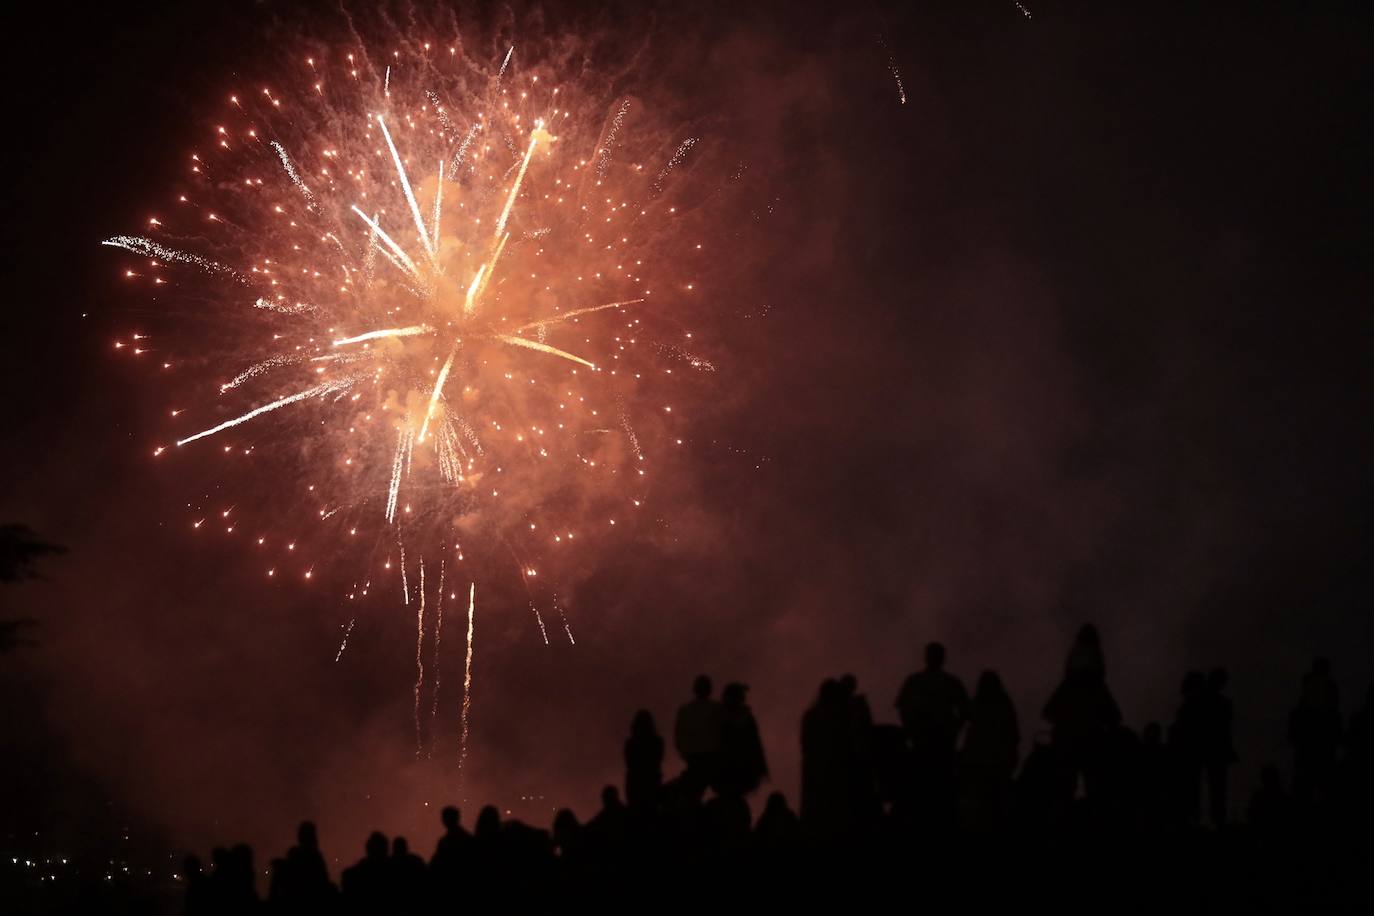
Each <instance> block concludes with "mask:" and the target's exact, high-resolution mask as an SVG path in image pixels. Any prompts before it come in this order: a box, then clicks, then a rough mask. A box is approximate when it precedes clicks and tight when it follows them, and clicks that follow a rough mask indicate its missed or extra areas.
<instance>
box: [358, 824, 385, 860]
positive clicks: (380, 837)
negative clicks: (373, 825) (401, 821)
mask: <svg viewBox="0 0 1374 916" xmlns="http://www.w3.org/2000/svg"><path fill="white" fill-rule="evenodd" d="M363 850H364V851H365V852H366V853H367V857H368V858H369V859H385V858H386V834H384V833H382V832H381V831H380V830H374V831H372V835H371V836H369V837H368V838H367V844H366V845H365V846H364V847H363Z"/></svg>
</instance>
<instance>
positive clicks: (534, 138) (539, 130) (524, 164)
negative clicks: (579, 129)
mask: <svg viewBox="0 0 1374 916" xmlns="http://www.w3.org/2000/svg"><path fill="white" fill-rule="evenodd" d="M541 137H542V138H544V139H546V140H548V141H550V142H552V141H553V139H554V138H553V135H552V134H550V133H549V132H548V131H546V130H544V128H543V127H542V126H540V127H535V129H534V130H532V131H530V145H529V148H528V149H526V150H525V158H524V159H523V160H521V162H520V171H519V172H517V173H516V175H515V184H513V185H511V186H510V195H509V196H507V197H506V206H505V209H503V210H502V211H501V218H500V219H498V220H497V221H496V232H495V234H493V236H492V238H498V239H499V238H500V237H501V233H503V232H505V231H506V220H508V219H510V211H511V208H512V207H514V206H515V196H516V195H517V194H519V193H520V184H521V183H522V182H523V181H524V180H525V170H526V169H528V168H529V167H530V159H531V157H533V156H534V148H535V146H536V145H537V144H538V143H539V140H540V138H541Z"/></svg>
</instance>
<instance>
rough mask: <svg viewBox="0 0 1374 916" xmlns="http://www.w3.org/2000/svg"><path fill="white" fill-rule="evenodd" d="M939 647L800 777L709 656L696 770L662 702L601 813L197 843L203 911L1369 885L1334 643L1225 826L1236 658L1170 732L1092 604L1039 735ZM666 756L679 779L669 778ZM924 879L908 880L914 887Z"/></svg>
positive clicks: (1365, 754) (1373, 798)
mask: <svg viewBox="0 0 1374 916" xmlns="http://www.w3.org/2000/svg"><path fill="white" fill-rule="evenodd" d="M946 662H947V659H946V652H945V649H944V647H943V646H942V645H940V644H939V643H931V644H929V645H928V646H926V648H925V653H924V665H923V667H922V668H921V670H919V671H917V672H915V673H913V674H912V675H911V676H910V677H908V678H907V679H906V680H905V682H904V683H903V684H902V687H901V690H900V692H899V693H898V695H897V697H896V698H895V701H894V703H893V707H894V708H895V712H896V714H897V718H898V720H899V723H900V724H881V723H877V722H875V720H874V715H873V711H872V708H871V706H870V704H869V700H868V697H867V696H866V695H864V694H863V693H862V692H860V690H859V686H858V681H857V679H856V678H855V677H854V676H853V675H852V674H844V675H842V676H840V677H837V678H833V679H827V680H825V681H824V682H823V683H822V684H821V685H820V689H819V691H818V693H817V694H816V697H815V700H814V702H812V704H811V705H810V707H809V708H807V709H806V711H805V713H804V715H803V716H802V720H801V735H800V738H801V752H802V756H801V762H802V773H801V795H800V800H799V808H798V809H797V810H795V811H794V810H793V808H792V806H791V805H789V803H788V800H787V798H786V797H785V796H784V795H783V793H781V792H776V791H774V792H772V793H771V794H768V795H767V797H766V799H765V800H764V801H763V802H762V805H761V810H760V811H759V812H758V816H757V818H755V817H754V816H753V811H752V810H751V801H752V800H753V799H754V796H756V794H758V792H759V790H760V788H761V787H762V786H763V784H764V783H765V781H766V780H767V778H768V763H767V759H766V757H765V753H764V748H763V743H762V741H761V739H760V732H759V727H758V722H757V721H756V719H755V717H754V712H753V710H752V709H751V708H750V706H749V704H748V703H747V696H748V688H747V687H746V686H745V685H743V684H739V683H731V684H727V685H726V686H725V688H724V689H723V690H722V691H721V692H720V695H719V699H717V698H716V697H715V694H714V685H713V683H712V681H711V679H710V678H709V677H707V676H705V675H702V676H699V677H698V678H697V679H696V681H695V683H694V684H693V685H692V691H691V693H692V695H691V698H690V699H688V700H687V701H686V702H685V703H684V704H683V705H682V706H681V707H680V708H679V709H678V710H677V714H676V717H675V719H674V722H673V732H672V750H673V751H674V752H675V753H676V756H677V757H678V758H679V760H680V762H681V766H680V767H673V766H667V767H665V757H666V756H667V754H668V747H667V744H666V742H665V740H664V738H663V736H661V735H660V733H659V731H658V728H657V725H656V724H655V721H654V718H653V715H652V714H651V713H650V712H649V711H648V710H639V711H638V712H636V713H635V715H634V717H633V720H632V721H631V723H630V726H629V736H628V737H627V739H626V741H625V744H624V749H623V755H624V764H625V779H624V792H623V797H622V793H621V789H620V787H617V786H606V787H605V789H604V790H603V791H602V795H601V808H600V810H599V811H597V812H596V813H595V814H594V815H593V816H592V817H590V818H589V819H587V820H586V821H585V822H584V821H581V820H579V819H578V817H577V816H576V815H575V814H574V813H573V812H572V811H570V810H567V809H564V810H561V811H559V812H558V813H557V815H556V816H555V818H554V820H553V824H552V829H551V830H547V831H546V830H542V829H539V828H536V827H532V826H529V825H526V824H523V823H521V822H520V821H518V820H504V821H503V820H502V819H501V817H500V814H499V812H498V810H497V809H496V808H495V807H493V806H487V807H485V808H483V809H482V810H481V811H480V812H479V814H478V815H477V818H476V821H475V824H474V825H473V828H472V830H471V831H469V830H468V829H467V828H466V827H465V826H464V824H463V817H462V814H461V813H460V812H459V810H458V809H457V808H454V807H447V808H444V809H443V811H442V813H441V815H440V819H441V822H442V825H443V829H444V832H443V834H442V836H441V837H440V838H439V841H438V844H437V846H436V847H435V849H434V851H433V854H432V856H431V857H430V859H429V861H428V863H426V861H425V860H424V859H423V858H421V857H420V856H419V855H417V854H415V853H414V852H411V851H410V848H409V845H408V843H407V841H406V839H405V838H404V837H399V836H398V837H393V838H391V840H390V841H388V839H387V837H386V836H384V835H383V834H381V833H373V834H372V835H371V836H369V837H368V838H367V841H366V843H365V845H364V847H363V856H362V858H361V859H359V860H358V861H357V862H356V864H353V865H351V866H349V867H347V868H345V869H343V871H342V873H341V875H340V876H339V881H338V884H337V885H336V884H335V883H334V882H333V881H332V880H331V877H330V874H329V869H328V867H327V865H326V862H325V859H324V857H323V856H322V854H321V852H320V847H319V840H318V837H317V834H316V829H315V826H314V825H313V824H311V823H304V824H302V825H301V826H300V830H299V833H298V835H297V843H296V845H295V846H293V847H292V848H291V849H290V850H289V851H288V852H287V853H286V855H285V856H284V857H282V858H279V859H274V860H273V861H272V862H271V866H270V882H269V886H268V888H267V890H266V895H265V896H264V897H262V898H259V896H258V888H257V887H256V885H255V881H254V868H253V854H252V851H251V850H250V849H249V848H248V847H246V846H235V847H232V848H227V849H216V850H215V851H214V852H213V854H212V856H211V865H210V867H209V868H208V869H207V868H205V867H204V865H203V863H202V862H201V861H200V860H199V859H197V858H195V857H191V858H188V859H187V861H186V862H185V867H184V876H185V880H186V898H185V903H186V912H187V913H188V914H190V916H200V914H228V913H247V912H254V911H258V910H260V909H263V910H269V911H273V912H283V913H286V912H299V913H318V912H341V913H420V912H442V911H453V910H454V909H461V908H463V907H464V906H468V905H471V904H473V903H474V902H480V903H487V904H490V903H496V902H499V903H501V904H505V905H532V904H535V903H539V902H543V901H553V900H563V901H566V902H571V901H587V902H593V901H596V902H599V903H601V904H603V905H616V904H618V905H624V906H630V905H644V906H647V905H650V904H654V903H659V902H661V901H662V900H664V899H667V898H666V897H665V895H671V900H672V902H673V903H675V904H683V903H686V902H689V901H692V902H695V903H696V904H710V903H716V904H722V905H724V904H738V903H742V902H744V901H745V900H755V899H757V900H765V901H771V902H773V903H779V902H783V901H787V902H790V903H794V904H796V905H801V903H802V902H804V901H805V900H806V899H807V898H808V897H809V896H810V895H814V894H816V893H821V892H841V893H844V894H846V895H848V896H850V897H854V896H858V895H863V894H865V893H879V892H880V893H882V894H884V895H887V894H891V893H903V894H906V895H907V897H906V898H905V899H909V900H919V901H921V902H924V903H926V904H936V903H940V902H942V901H944V902H948V903H960V904H965V905H967V904H970V903H989V904H990V903H994V902H995V903H998V904H1003V905H1008V904H1012V903H1014V902H1017V901H1020V900H1023V899H1026V898H1025V895H1026V893H1027V889H1028V888H1035V889H1038V890H1039V891H1040V893H1038V894H1033V899H1042V900H1043V899H1049V900H1052V901H1054V902H1055V903H1056V905H1058V906H1059V908H1061V909H1064V908H1068V907H1071V906H1073V904H1074V903H1079V904H1082V905H1084V906H1090V907H1093V908H1097V907H1100V906H1108V907H1110V908H1112V909H1118V910H1119V909H1136V908H1139V909H1149V908H1157V907H1159V906H1162V905H1167V906H1170V907H1171V908H1172V909H1182V910H1204V909H1205V910H1208V911H1209V912H1218V911H1223V912H1225V911H1241V910H1244V911H1253V910H1260V911H1264V910H1270V909H1282V908H1286V907H1291V906H1292V905H1294V904H1317V905H1320V906H1321V907H1322V908H1328V909H1337V910H1341V909H1344V908H1345V907H1346V906H1347V905H1348V903H1349V902H1350V901H1357V900H1361V899H1363V900H1369V899H1372V898H1370V897H1369V896H1368V892H1369V890H1370V886H1369V880H1370V879H1369V878H1368V877H1367V873H1368V868H1367V861H1366V857H1367V856H1368V853H1369V852H1370V844H1369V836H1370V824H1371V819H1374V688H1371V691H1370V694H1369V696H1367V697H1366V698H1365V702H1364V705H1363V706H1362V707H1361V708H1360V709H1359V710H1358V711H1356V712H1355V713H1354V714H1353V715H1352V716H1351V717H1350V719H1349V721H1348V722H1347V721H1346V720H1345V719H1344V718H1343V717H1342V714H1341V709H1340V702H1339V696H1338V692H1337V689H1336V685H1335V682H1334V680H1333V678H1332V674H1331V668H1330V664H1329V663H1328V662H1327V661H1326V660H1325V659H1317V660H1316V661H1315V662H1314V663H1313V665H1312V668H1311V671H1310V672H1309V673H1308V674H1307V675H1306V676H1305V677H1304V678H1303V681H1302V684H1301V685H1300V690H1299V691H1298V698H1297V702H1296V705H1295V706H1294V708H1293V710H1292V713H1291V715H1290V717H1289V728H1288V741H1289V744H1290V745H1291V749H1292V773H1293V779H1292V789H1291V791H1290V790H1289V789H1288V788H1286V787H1285V785H1284V780H1283V778H1282V776H1281V775H1280V770H1279V769H1278V768H1277V767H1276V766H1274V765H1269V766H1266V767H1264V769H1263V775H1262V777H1261V781H1260V785H1259V787H1258V788H1257V789H1256V790H1255V791H1254V793H1253V795H1252V796H1251V798H1250V801H1249V804H1248V807H1246V815H1247V816H1246V817H1245V818H1244V821H1243V823H1241V824H1234V823H1232V822H1231V819H1230V817H1229V813H1230V810H1231V803H1230V792H1231V789H1232V786H1231V785H1230V782H1231V778H1230V777H1231V770H1232V768H1233V765H1234V764H1235V763H1236V761H1237V753H1236V749H1235V745H1234V741H1233V734H1232V732H1233V720H1234V714H1233V706H1232V701H1231V699H1230V698H1229V697H1228V696H1227V694H1226V688H1227V674H1226V671H1225V670H1223V669H1221V668H1216V669H1213V670H1212V671H1210V672H1207V673H1204V672H1202V671H1190V672H1188V673H1187V674H1186V675H1185V676H1184V677H1183V680H1182V685H1181V692H1180V700H1179V704H1178V708H1177V712H1176V714H1175V716H1174V719H1173V721H1172V722H1171V723H1169V724H1168V726H1167V728H1166V727H1164V726H1162V725H1161V724H1160V723H1155V722H1152V723H1148V724H1146V725H1145V727H1144V728H1143V729H1141V730H1140V732H1136V731H1135V730H1133V729H1132V728H1130V727H1128V726H1127V725H1125V724H1124V723H1123V719H1122V714H1121V710H1120V708H1119V707H1118V706H1117V703H1116V700H1115V699H1114V698H1113V696H1112V692H1111V689H1110V687H1109V684H1108V677H1107V664H1106V661H1105V656H1104V652H1103V647H1102V641H1101V637H1100V635H1099V634H1098V632H1097V630H1096V629H1095V628H1094V627H1093V626H1091V625H1085V626H1083V627H1082V628H1081V629H1080V630H1079V632H1078V634H1077V636H1076V638H1075V639H1074V641H1073V643H1072V645H1071V646H1070V648H1069V651H1068V654H1067V658H1066V660H1065V663H1064V668H1063V677H1062V680H1061V681H1060V682H1059V684H1058V686H1057V687H1056V688H1055V690H1054V692H1053V694H1052V695H1051V697H1050V699H1049V701H1048V703H1046V705H1045V707H1044V709H1043V710H1042V712H1041V718H1042V719H1043V721H1044V722H1045V724H1046V725H1047V726H1048V727H1047V729H1045V730H1044V731H1042V732H1040V733H1039V734H1037V735H1036V736H1035V737H1034V738H1033V739H1032V740H1031V741H1030V742H1029V747H1028V748H1026V751H1025V753H1024V756H1023V752H1022V751H1023V739H1024V736H1023V732H1022V725H1021V721H1020V717H1019V716H1018V714H1017V710H1016V707H1015V705H1014V704H1013V702H1012V699H1011V696H1010V694H1009V693H1008V691H1007V689H1006V686H1005V685H1004V684H1003V682H1002V679H1001V677H1000V676H999V675H998V674H997V672H995V671H983V672H982V673H981V674H980V675H979V677H978V680H977V683H976V687H975V690H974V692H973V695H972V696H970V695H969V693H968V691H967V690H966V689H965V686H964V684H963V682H962V681H961V680H960V678H959V677H957V676H956V675H955V674H953V673H951V672H950V671H949V670H947V667H946ZM665 769H667V770H674V769H675V770H676V775H674V776H672V777H671V778H665ZM913 895H915V896H913Z"/></svg>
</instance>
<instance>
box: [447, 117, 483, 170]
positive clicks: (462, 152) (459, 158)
mask: <svg viewBox="0 0 1374 916" xmlns="http://www.w3.org/2000/svg"><path fill="white" fill-rule="evenodd" d="M476 136H477V125H476V124H474V125H472V126H471V127H469V128H468V133H467V136H465V137H464V138H463V142H462V143H460V144H458V152H456V153H454V154H453V162H452V163H450V165H449V171H450V172H453V173H454V174H457V172H458V167H459V166H460V165H462V164H463V160H464V159H466V158H467V155H468V147H469V146H471V145H472V141H473V138H474V137H476Z"/></svg>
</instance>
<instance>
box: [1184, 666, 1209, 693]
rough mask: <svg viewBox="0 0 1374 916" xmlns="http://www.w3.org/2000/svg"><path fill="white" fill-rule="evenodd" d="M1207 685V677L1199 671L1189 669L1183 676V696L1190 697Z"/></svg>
mask: <svg viewBox="0 0 1374 916" xmlns="http://www.w3.org/2000/svg"><path fill="white" fill-rule="evenodd" d="M1206 687H1207V677H1206V676H1205V675H1204V674H1203V673H1202V672H1201V671H1189V672H1188V673H1187V674H1185V675H1184V676H1183V698H1184V699H1185V700H1187V699H1192V698H1194V697H1196V696H1198V695H1199V694H1201V693H1202V691H1203V690H1204V689H1205V688H1206Z"/></svg>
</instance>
